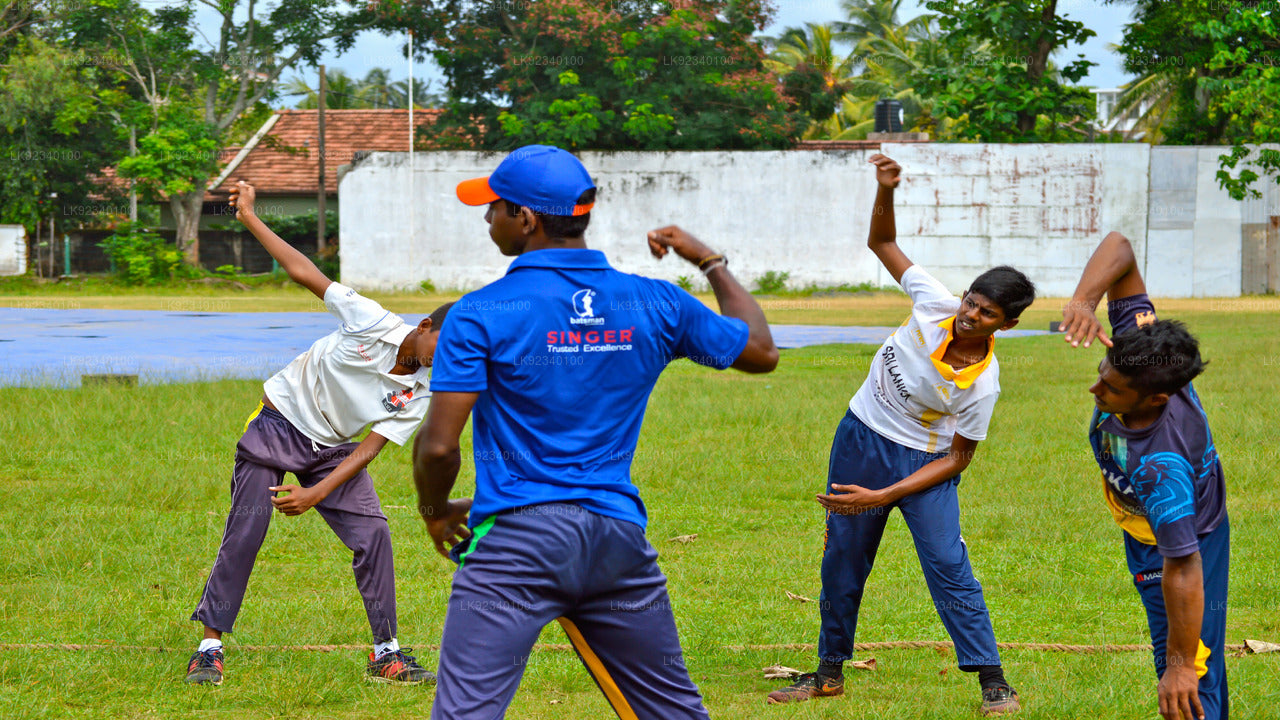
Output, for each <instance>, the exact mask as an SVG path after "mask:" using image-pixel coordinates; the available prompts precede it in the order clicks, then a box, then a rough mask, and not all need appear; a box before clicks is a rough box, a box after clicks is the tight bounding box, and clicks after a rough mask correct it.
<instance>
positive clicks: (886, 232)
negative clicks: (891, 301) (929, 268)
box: [867, 153, 915, 283]
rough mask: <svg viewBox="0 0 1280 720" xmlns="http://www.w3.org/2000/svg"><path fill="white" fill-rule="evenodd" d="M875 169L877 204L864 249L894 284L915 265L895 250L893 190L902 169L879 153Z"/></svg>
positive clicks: (895, 232)
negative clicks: (884, 270) (874, 256)
mask: <svg viewBox="0 0 1280 720" xmlns="http://www.w3.org/2000/svg"><path fill="white" fill-rule="evenodd" d="M870 161H871V164H872V165H875V166H876V202H875V205H873V206H872V208H871V231H870V232H869V233H868V234H867V247H869V248H871V252H873V253H875V254H876V257H877V258H880V263H881V264H882V265H884V267H885V269H886V270H888V271H889V274H890V275H892V276H893V281H894V282H896V283H901V282H902V273H904V272H906V271H907V268H909V267H911V266H912V265H914V264H915V263H913V262H911V259H910V258H908V257H907V255H906V253H904V252H902V248H900V247H898V228H897V225H896V224H895V223H894V220H893V189H894V188H896V187H898V183H899V182H901V181H902V178H901V177H899V175H900V174H901V173H902V168H901V167H900V166H899V165H898V163H896V162H894V161H893V160H890V159H889V158H887V157H885V156H884V155H881V154H879V153H877V154H875V155H872V156H871V158H870Z"/></svg>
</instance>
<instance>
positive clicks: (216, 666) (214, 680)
mask: <svg viewBox="0 0 1280 720" xmlns="http://www.w3.org/2000/svg"><path fill="white" fill-rule="evenodd" d="M187 682H189V683H191V684H192V685H221V684H222V648H220V647H216V648H212V649H209V650H205V651H204V652H200V651H199V650H197V651H195V652H194V653H192V654H191V660H190V661H189V662H188V663H187Z"/></svg>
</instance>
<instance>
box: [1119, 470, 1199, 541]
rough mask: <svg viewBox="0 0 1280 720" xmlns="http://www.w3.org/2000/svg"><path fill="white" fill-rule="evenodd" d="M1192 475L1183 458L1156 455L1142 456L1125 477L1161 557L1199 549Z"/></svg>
mask: <svg viewBox="0 0 1280 720" xmlns="http://www.w3.org/2000/svg"><path fill="white" fill-rule="evenodd" d="M1192 473H1193V470H1192V468H1191V463H1190V462H1188V461H1187V459H1186V458H1184V457H1182V456H1181V455H1178V454H1177V453H1171V452H1158V453H1152V454H1150V455H1144V456H1143V457H1142V459H1141V461H1140V462H1139V464H1138V467H1137V469H1135V470H1134V471H1133V472H1131V473H1130V474H1129V480H1130V482H1131V483H1132V484H1133V489H1134V492H1135V494H1136V495H1137V496H1138V501H1139V502H1141V503H1142V507H1143V509H1144V511H1145V512H1146V516H1147V522H1149V523H1150V524H1151V531H1152V532H1153V533H1154V534H1155V536H1156V550H1157V551H1159V553H1160V554H1161V555H1162V556H1163V557H1184V556H1186V555H1190V554H1191V553H1193V552H1195V551H1196V549H1197V548H1199V543H1198V542H1197V540H1196V527H1195V517H1196V507H1195V496H1194V493H1193V488H1194V484H1193V481H1192Z"/></svg>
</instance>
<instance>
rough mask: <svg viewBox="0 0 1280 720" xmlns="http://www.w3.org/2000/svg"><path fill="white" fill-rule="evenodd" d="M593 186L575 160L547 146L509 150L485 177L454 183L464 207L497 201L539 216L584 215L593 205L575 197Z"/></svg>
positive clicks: (528, 146) (585, 171) (561, 151)
mask: <svg viewBox="0 0 1280 720" xmlns="http://www.w3.org/2000/svg"><path fill="white" fill-rule="evenodd" d="M594 189H595V183H593V182H591V176H590V175H588V174H587V169H586V168H585V167H583V166H582V163H581V162H579V161H578V158H576V157H574V156H573V155H572V154H571V153H569V152H568V151H565V150H561V149H560V148H558V147H553V146H551V145H526V146H524V147H522V148H519V149H517V150H512V151H511V154H510V155H508V156H507V157H506V158H504V159H503V161H502V162H501V163H500V164H499V165H498V169H497V170H494V171H493V174H492V175H490V176H488V177H482V178H475V179H472V180H464V181H462V182H460V183H458V199H459V200H461V201H462V202H463V203H464V204H466V205H488V204H489V203H491V202H493V201H494V200H497V199H499V198H501V199H503V200H509V201H511V202H513V203H515V204H517V205H519V206H521V207H527V208H529V209H530V210H533V211H534V212H536V213H541V214H543V215H561V216H573V215H586V214H587V213H589V212H591V208H592V206H593V205H594V203H588V204H586V205H579V204H578V198H579V197H582V193H584V192H586V191H588V190H594Z"/></svg>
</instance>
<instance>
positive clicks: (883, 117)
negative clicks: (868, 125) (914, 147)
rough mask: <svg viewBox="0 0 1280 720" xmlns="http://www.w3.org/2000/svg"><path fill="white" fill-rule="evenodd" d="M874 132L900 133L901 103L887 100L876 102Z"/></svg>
mask: <svg viewBox="0 0 1280 720" xmlns="http://www.w3.org/2000/svg"><path fill="white" fill-rule="evenodd" d="M875 131H876V132H878V133H884V132H891V133H897V132H902V103H901V102H899V101H897V100H893V99H889V100H877V101H876V130H875Z"/></svg>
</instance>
